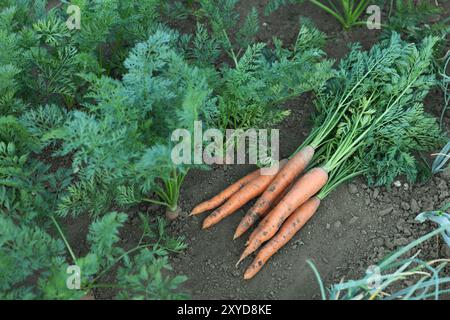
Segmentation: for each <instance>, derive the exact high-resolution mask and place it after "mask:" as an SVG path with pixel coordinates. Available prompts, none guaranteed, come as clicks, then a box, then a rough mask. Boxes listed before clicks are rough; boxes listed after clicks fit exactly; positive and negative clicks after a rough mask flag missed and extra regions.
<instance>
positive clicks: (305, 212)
mask: <svg viewBox="0 0 450 320" xmlns="http://www.w3.org/2000/svg"><path fill="white" fill-rule="evenodd" d="M320 201H321V200H320V198H319V197H313V198H311V199H309V200H308V201H307V202H305V203H304V204H303V205H301V206H300V207H299V208H298V209H297V210H295V211H294V213H292V215H291V216H289V218H288V219H287V220H286V222H285V223H284V224H283V226H282V227H281V229H280V231H279V232H278V233H277V234H276V236H275V237H273V238H272V239H271V240H270V241H269V242H268V243H267V244H265V245H264V247H263V248H262V249H261V250H260V251H259V252H258V254H257V255H256V258H255V260H253V262H252V264H251V265H250V266H249V267H248V268H247V270H246V271H245V274H244V279H245V280H248V279H251V278H253V277H254V276H255V274H257V273H258V272H259V270H261V268H262V267H263V266H264V264H265V263H266V262H267V260H269V259H270V257H272V256H273V255H274V254H275V253H276V252H277V251H278V250H280V248H282V247H283V246H284V245H285V244H286V243H288V242H289V240H291V239H292V237H294V235H295V234H296V233H297V232H298V231H299V230H300V229H301V228H302V227H303V226H304V225H305V224H306V222H308V220H309V219H310V218H311V217H312V216H313V215H314V214H315V213H316V211H317V209H318V208H319V205H320Z"/></svg>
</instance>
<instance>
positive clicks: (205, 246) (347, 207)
mask: <svg viewBox="0 0 450 320" xmlns="http://www.w3.org/2000/svg"><path fill="white" fill-rule="evenodd" d="M266 2H267V1H265V0H264V1H254V0H245V1H242V3H241V5H240V10H241V12H242V13H243V14H245V12H247V11H248V10H249V8H251V6H255V7H256V8H257V9H258V10H259V11H260V12H262V10H263V8H264V5H265V4H266ZM446 6H447V7H446V10H447V11H446V12H450V6H449V4H448V3H447V4H446ZM299 16H305V17H308V18H310V19H312V20H313V21H314V22H315V24H316V25H317V26H318V27H319V28H320V29H321V30H322V31H324V32H326V33H327V34H328V35H329V37H330V40H329V42H328V46H327V48H326V51H327V53H328V55H329V56H330V57H332V58H336V59H339V58H341V57H343V56H344V55H345V54H346V53H347V52H348V44H349V43H351V42H355V41H358V42H360V43H361V44H362V45H363V47H365V48H369V47H370V46H371V45H373V44H374V43H375V42H376V41H377V40H378V36H379V31H370V30H368V29H366V28H359V29H354V30H351V31H349V32H343V31H342V30H341V28H340V26H339V25H338V23H337V22H336V21H335V20H334V19H332V18H330V16H328V15H327V14H326V13H324V12H322V11H320V10H318V9H317V8H316V7H314V6H312V5H311V4H303V5H292V6H287V7H285V8H282V9H280V10H279V11H278V12H276V13H274V14H273V15H271V16H270V17H263V16H262V17H263V18H262V22H264V25H265V27H262V30H261V31H260V33H259V35H258V37H259V40H261V41H269V40H270V39H271V38H272V36H277V37H279V38H281V39H282V40H283V41H284V42H285V44H291V43H292V42H293V41H294V40H295V37H296V33H297V31H298V26H299V22H298V21H299ZM441 105H442V97H441V96H440V93H439V92H438V91H436V92H432V93H431V94H430V97H429V98H428V99H427V108H428V109H429V110H430V111H431V112H433V113H437V112H439V109H440V107H441ZM286 108H289V109H291V110H292V112H293V113H292V115H291V117H289V118H288V119H287V120H286V121H285V122H284V123H282V125H281V126H280V128H279V129H280V142H281V143H280V144H281V150H280V152H281V156H282V157H283V156H287V155H289V154H290V153H291V152H292V151H294V150H295V148H296V147H297V146H298V145H300V144H301V142H302V141H303V139H304V138H305V136H306V135H307V134H308V132H309V130H310V124H309V115H310V113H311V112H312V100H311V97H310V96H308V95H306V96H303V97H301V98H299V99H297V100H296V101H292V102H290V103H288V104H287V105H286ZM449 120H450V119H448V118H447V119H446V122H447V124H448V123H449V122H450V121H449ZM447 127H448V126H447ZM252 169H253V168H252V167H251V166H242V165H240V166H238V165H235V166H222V167H216V168H214V169H213V170H210V171H197V170H195V171H191V172H190V173H189V175H188V177H187V179H186V181H185V184H184V186H183V191H182V197H181V206H182V208H183V209H184V211H185V212H189V211H190V210H191V209H192V208H193V207H194V205H196V204H197V203H199V202H200V201H202V200H205V199H207V198H210V197H211V196H213V195H214V194H216V193H217V192H219V191H220V190H222V189H223V188H225V187H226V186H227V185H229V184H230V183H231V182H233V181H235V180H236V179H238V178H239V177H241V176H242V175H243V174H245V173H247V172H249V171H251V170H252ZM449 184H450V177H449V175H447V176H445V175H441V176H438V177H434V178H433V179H432V180H431V181H428V182H426V183H424V184H423V185H416V186H413V187H411V186H408V185H407V184H406V185H405V183H404V182H402V185H401V187H393V189H392V190H390V191H388V190H386V189H385V188H377V189H371V188H368V187H367V186H366V185H365V184H364V181H363V180H357V181H354V182H352V184H351V185H344V186H341V187H340V188H339V189H338V190H336V191H335V192H334V193H332V194H331V195H330V196H329V197H328V198H327V199H326V200H325V201H324V202H323V204H322V205H321V208H320V209H319V211H318V213H317V214H316V215H315V216H314V218H313V219H312V220H311V221H310V222H309V223H308V224H307V225H306V226H305V227H304V229H302V231H301V232H299V234H297V235H296V236H295V238H294V239H293V240H291V242H290V243H289V244H288V245H287V246H286V247H285V248H283V249H282V250H281V251H280V252H279V253H277V254H276V255H275V256H274V257H273V258H272V259H271V260H270V261H269V263H268V264H267V265H266V266H265V267H264V269H263V270H262V271H261V272H260V273H259V274H258V275H257V276H256V277H255V278H254V279H252V280H250V281H244V280H243V271H244V268H245V266H246V265H247V264H248V263H249V261H245V263H242V264H241V266H240V267H239V268H237V269H236V268H235V266H234V265H235V263H236V261H237V260H238V257H239V255H240V253H241V252H242V249H243V247H244V242H245V240H244V239H238V240H236V241H232V236H233V233H234V229H235V228H236V226H237V225H238V222H239V219H240V218H241V217H242V215H243V214H244V213H245V211H246V209H248V208H249V205H247V206H245V207H244V208H242V209H241V210H240V211H239V212H238V213H236V214H235V215H233V216H231V217H230V218H227V219H225V220H224V221H223V222H221V223H220V224H218V225H217V226H215V227H213V228H212V229H211V230H206V231H202V230H201V221H202V219H203V218H204V216H201V217H194V218H187V217H182V218H180V219H179V220H178V221H176V222H174V223H172V225H171V229H172V232H174V233H175V234H178V235H184V236H185V237H186V242H187V244H188V246H189V247H188V249H187V250H186V251H185V252H183V253H182V254H180V255H177V256H174V257H173V258H172V264H173V266H174V268H175V270H176V271H177V272H179V273H183V274H185V275H187V276H188V277H189V280H188V282H187V283H186V285H185V286H184V289H185V290H186V291H188V293H190V295H191V297H192V298H193V299H315V298H318V297H319V295H318V294H319V287H318V284H317V282H316V280H315V278H314V275H313V273H312V271H311V270H310V269H309V267H308V266H307V264H306V260H307V259H311V260H313V261H314V263H315V264H316V266H317V268H318V270H319V271H320V273H321V275H322V276H323V278H324V280H325V283H326V284H331V283H335V282H336V281H339V280H340V279H341V278H342V277H346V278H349V277H357V276H361V275H363V274H364V272H365V270H366V268H367V267H368V266H369V265H372V264H374V263H376V262H377V261H379V260H380V259H381V258H383V257H384V256H386V255H387V254H388V253H389V251H392V250H395V249H396V248H398V247H400V246H402V245H405V244H406V243H408V242H409V241H412V240H413V239H416V238H418V237H420V236H421V235H423V234H425V233H427V232H429V231H431V230H432V229H433V227H434V226H432V225H431V224H430V223H425V224H423V225H420V224H417V223H416V222H415V221H414V217H415V216H416V215H417V214H418V213H419V212H420V211H422V210H429V209H436V208H439V207H440V206H441V205H442V204H444V203H447V202H449V201H450V196H449V188H448V187H449ZM390 208H392V210H390ZM386 212H387V213H386ZM243 238H245V237H243ZM422 249H423V250H422V255H423V256H424V257H425V258H429V259H432V258H437V257H447V258H448V257H450V252H449V251H450V250H448V249H446V248H445V246H444V245H443V244H442V243H441V239H439V238H435V239H433V240H432V241H429V242H428V243H426V244H425V245H424V246H422Z"/></svg>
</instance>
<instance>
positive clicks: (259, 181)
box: [203, 160, 287, 229]
mask: <svg viewBox="0 0 450 320" xmlns="http://www.w3.org/2000/svg"><path fill="white" fill-rule="evenodd" d="M286 162H287V160H282V161H280V164H279V167H280V168H282V167H284V165H285V164H286ZM276 175H277V173H274V174H271V175H260V176H259V177H257V178H255V179H253V180H252V181H250V182H249V183H248V184H246V185H245V186H244V187H243V188H242V189H240V190H239V191H238V192H236V193H235V194H233V195H232V196H231V198H230V199H228V201H227V202H225V203H224V204H223V205H222V206H220V207H219V208H217V209H216V210H214V212H213V213H211V214H210V215H209V216H208V217H207V218H206V219H205V220H204V221H203V229H206V228H209V227H211V226H213V225H215V224H217V223H218V222H220V221H221V220H222V219H224V218H226V217H228V216H229V215H231V214H232V213H234V212H235V211H236V210H238V209H239V208H241V207H242V206H243V205H245V204H246V203H247V202H249V201H250V200H252V199H253V198H255V197H257V196H259V195H260V194H261V193H263V192H264V190H265V189H266V188H267V187H268V186H269V185H270V183H271V182H272V181H273V179H275V177H276Z"/></svg>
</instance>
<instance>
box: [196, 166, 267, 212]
mask: <svg viewBox="0 0 450 320" xmlns="http://www.w3.org/2000/svg"><path fill="white" fill-rule="evenodd" d="M260 171H261V170H260V169H258V170H256V171H253V172H252V173H250V174H248V175H246V176H245V177H243V178H241V179H239V180H238V181H236V182H235V183H233V184H232V185H230V186H229V187H228V188H226V189H225V190H223V191H222V192H220V193H219V194H218V195H216V196H214V197H213V198H211V199H209V200H207V201H204V202H202V203H200V204H198V205H197V206H196V207H195V208H194V209H192V212H191V215H198V214H200V213H203V212H205V211H208V210H212V209H215V208H217V207H218V206H220V205H221V204H222V203H224V202H225V201H226V200H228V199H229V198H230V197H231V196H232V195H233V194H235V193H236V192H237V191H239V190H240V189H242V187H244V186H245V185H246V184H248V183H249V182H250V181H252V180H254V179H256V178H257V177H259V175H260V174H261V173H260Z"/></svg>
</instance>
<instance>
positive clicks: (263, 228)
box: [237, 167, 328, 264]
mask: <svg viewBox="0 0 450 320" xmlns="http://www.w3.org/2000/svg"><path fill="white" fill-rule="evenodd" d="M327 181H328V172H327V171H326V170H324V169H323V168H321V167H317V168H313V169H311V170H310V171H308V172H307V173H306V174H305V175H303V176H302V177H301V178H300V179H299V180H298V181H297V182H296V183H295V184H294V186H293V187H292V189H291V191H289V193H288V194H287V195H286V196H285V197H284V198H283V200H282V201H281V202H280V203H279V204H278V205H277V206H276V207H275V209H273V210H272V211H271V212H269V214H268V215H267V216H266V217H265V218H264V219H263V221H261V223H260V225H259V226H258V228H257V229H256V230H255V231H254V234H253V236H250V241H249V243H248V245H247V247H246V248H245V250H244V252H243V253H242V255H241V257H240V259H239V261H238V263H237V264H239V262H241V261H242V260H244V259H245V258H246V257H247V256H248V255H250V254H252V253H253V252H255V251H256V249H258V248H259V247H260V246H261V244H263V243H264V242H265V241H267V240H269V239H270V238H272V237H273V236H274V235H275V233H276V232H277V231H278V229H279V228H280V227H281V225H282V224H283V222H284V221H285V220H286V219H287V218H288V217H289V215H290V214H291V213H292V212H293V211H294V210H295V209H297V208H298V207H299V206H301V205H302V204H303V203H305V202H306V201H308V200H309V198H311V197H312V196H314V195H315V194H316V193H317V192H318V191H319V190H320V189H321V188H322V187H323V186H324V185H325V184H326V183H327Z"/></svg>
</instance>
